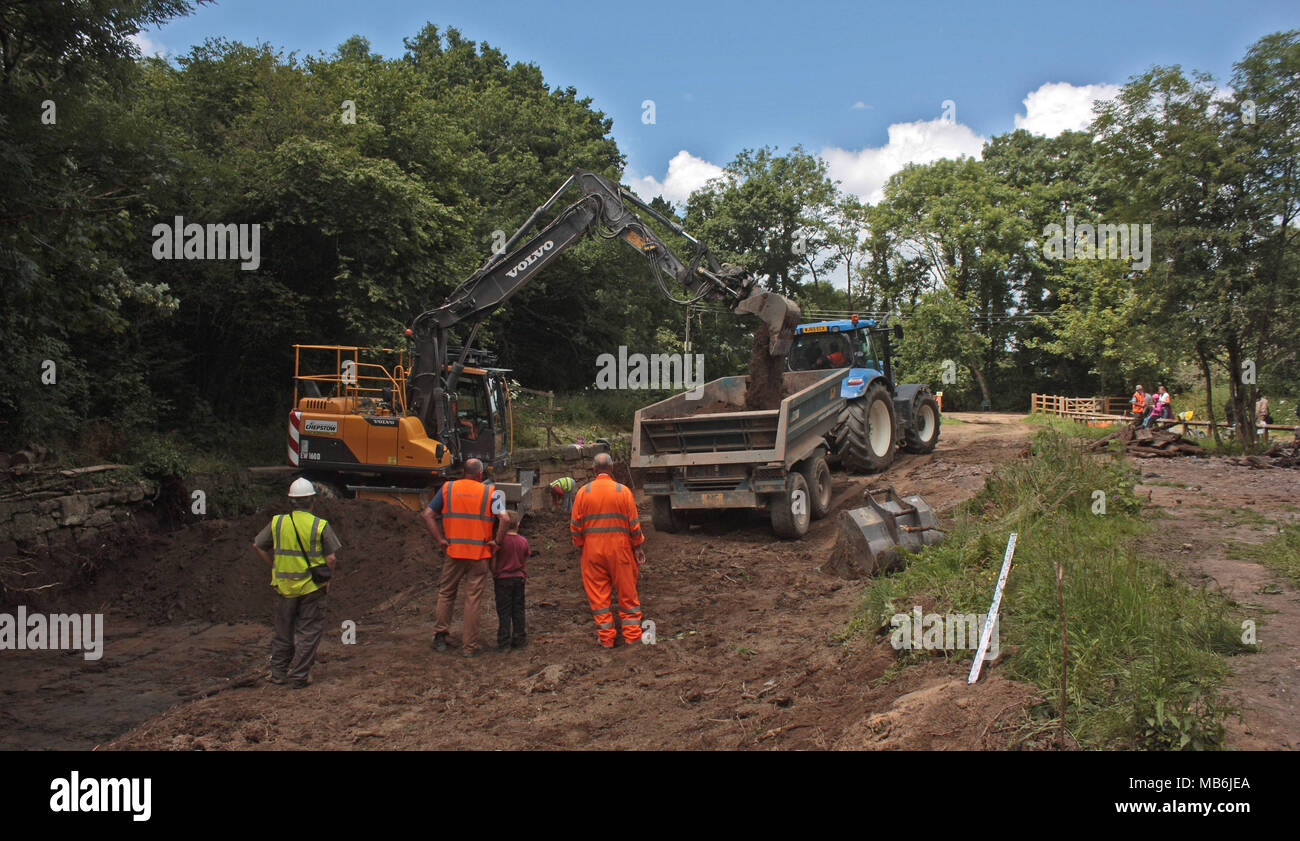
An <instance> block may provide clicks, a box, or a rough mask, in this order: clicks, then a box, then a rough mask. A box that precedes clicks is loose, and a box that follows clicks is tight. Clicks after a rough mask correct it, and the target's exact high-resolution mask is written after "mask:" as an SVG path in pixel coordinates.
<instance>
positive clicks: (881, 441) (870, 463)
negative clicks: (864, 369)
mask: <svg viewBox="0 0 1300 841" xmlns="http://www.w3.org/2000/svg"><path fill="white" fill-rule="evenodd" d="M894 427H895V420H894V402H893V401H892V400H891V399H890V397H889V390H888V389H886V388H885V384H884V383H882V382H877V383H875V384H874V385H872V386H871V388H869V389H867V393H866V394H864V395H862V396H861V397H859V398H858V399H856V400H849V401H847V402H846V403H845V404H844V408H843V409H841V410H840V418H839V424H838V426H836V428H835V454H836V455H837V456H839V458H840V462H841V463H842V464H843V465H844V466H845V467H846V468H848V469H849V470H852V471H854V472H858V473H864V472H868V471H875V470H884V469H885V468H886V467H888V466H889V465H890V464H892V463H893V461H894V444H895V443H896V438H895V428H894Z"/></svg>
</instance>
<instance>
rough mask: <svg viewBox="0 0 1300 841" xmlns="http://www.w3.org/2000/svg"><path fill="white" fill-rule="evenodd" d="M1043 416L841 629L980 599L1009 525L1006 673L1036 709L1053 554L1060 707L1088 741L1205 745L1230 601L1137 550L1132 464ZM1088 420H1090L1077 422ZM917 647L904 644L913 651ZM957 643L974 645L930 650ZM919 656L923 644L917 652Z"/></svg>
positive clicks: (1053, 658) (1052, 708) (1048, 671)
mask: <svg viewBox="0 0 1300 841" xmlns="http://www.w3.org/2000/svg"><path fill="white" fill-rule="evenodd" d="M1064 423H1065V424H1067V425H1068V426H1066V427H1062V426H1061V423H1059V422H1055V421H1052V420H1048V421H1046V422H1042V425H1043V426H1044V429H1042V430H1040V431H1039V432H1038V433H1037V434H1036V435H1035V438H1034V441H1033V444H1032V446H1031V450H1030V454H1029V456H1028V457H1027V458H1023V459H1017V460H1014V461H1011V462H1007V463H1004V464H1002V465H1001V466H1000V467H999V468H998V470H997V471H996V472H995V473H994V474H993V475H992V476H991V477H990V478H989V480H988V482H987V483H986V485H985V487H984V489H983V490H982V491H980V493H979V494H978V495H976V496H975V497H974V498H973V499H971V500H969V501H968V502H967V503H965V504H964V505H963V506H961V507H960V508H959V510H958V511H957V512H956V516H955V523H954V524H953V525H952V527H951V529H950V531H949V533H948V536H947V539H946V540H945V541H944V542H943V543H942V544H940V545H938V546H934V547H930V548H928V549H927V550H925V551H924V552H922V553H920V554H918V555H915V556H913V557H912V559H911V561H910V563H909V565H908V566H907V567H906V568H905V569H904V570H903V571H901V572H899V573H897V574H895V575H893V576H890V577H887V578H883V579H879V580H876V581H874V582H872V583H871V584H870V586H869V588H868V589H867V591H866V594H865V596H864V599H863V602H862V604H861V606H860V608H859V611H858V613H857V615H856V617H855V619H854V620H853V622H852V624H851V626H850V629H849V632H850V634H852V633H873V634H874V633H878V632H880V631H882V630H888V628H889V626H890V619H891V617H892V616H894V615H895V614H897V613H906V612H907V611H909V610H910V609H911V608H912V606H913V605H915V604H923V605H930V606H931V607H930V610H932V611H934V612H937V613H940V614H945V613H959V614H961V613H974V614H981V613H983V612H985V611H986V610H988V605H989V602H990V600H991V598H992V595H993V588H994V584H995V581H996V578H997V575H998V571H999V569H1000V567H1001V562H1002V554H1003V551H1004V548H1005V545H1006V541H1007V537H1008V535H1009V533H1010V532H1013V531H1014V532H1017V533H1018V534H1019V539H1018V543H1017V549H1016V557H1015V561H1014V564H1013V567H1012V570H1011V573H1010V576H1009V579H1008V583H1007V589H1006V593H1005V595H1004V597H1003V602H1002V610H1001V632H1000V643H1001V647H1002V649H1003V650H1004V651H1006V652H1007V653H1008V655H1009V656H1008V660H1007V662H1006V665H1005V670H1006V671H1005V672H1004V674H1007V675H1008V676H1009V677H1013V678H1016V679H1019V680H1024V681H1028V682H1031V683H1034V684H1036V685H1038V686H1039V687H1041V688H1042V689H1043V690H1045V691H1044V695H1045V697H1046V698H1047V699H1049V700H1048V701H1047V702H1046V705H1045V706H1044V707H1042V708H1040V710H1039V712H1040V713H1041V714H1042V715H1043V716H1045V717H1052V718H1055V717H1057V716H1059V709H1058V707H1059V703H1060V702H1059V690H1060V685H1061V625H1060V618H1059V614H1058V608H1057V596H1056V574H1055V567H1054V563H1060V564H1061V565H1062V566H1063V567H1064V582H1063V585H1062V589H1063V592H1064V601H1065V613H1066V625H1067V638H1068V644H1069V666H1068V681H1069V688H1068V694H1067V699H1068V700H1067V707H1068V708H1067V710H1066V720H1067V725H1068V728H1069V730H1070V731H1071V733H1072V735H1073V736H1074V738H1075V739H1076V740H1077V741H1078V742H1079V744H1080V745H1082V746H1084V747H1089V748H1099V747H1137V748H1154V749H1184V748H1192V749H1212V748H1218V747H1221V746H1222V743H1223V734H1224V727H1223V721H1224V719H1225V718H1226V716H1227V715H1228V714H1229V713H1230V712H1231V710H1230V708H1229V707H1228V706H1227V705H1226V704H1225V703H1224V702H1223V701H1222V699H1221V695H1220V690H1221V688H1222V685H1223V683H1224V681H1225V680H1226V678H1227V677H1228V675H1229V669H1228V666H1227V664H1226V662H1225V660H1224V658H1223V656H1222V655H1226V654H1235V653H1239V652H1243V651H1246V650H1250V649H1251V647H1250V646H1248V645H1246V644H1244V643H1242V642H1241V638H1240V637H1241V630H1240V626H1239V623H1238V622H1237V621H1235V620H1234V618H1233V610H1234V608H1235V605H1234V603H1233V602H1231V601H1230V600H1229V599H1227V598H1225V597H1223V596H1222V595H1220V594H1218V593H1216V592H1211V591H1209V590H1206V589H1205V588H1201V587H1193V586H1191V585H1189V584H1188V583H1187V581H1186V580H1185V579H1184V578H1183V577H1182V576H1181V574H1179V571H1178V570H1177V569H1175V568H1174V567H1172V566H1171V565H1170V564H1169V563H1168V562H1166V561H1164V560H1163V559H1162V558H1160V557H1158V556H1153V555H1152V554H1151V553H1149V552H1146V551H1143V549H1142V545H1141V542H1142V541H1141V539H1142V537H1143V536H1144V535H1145V534H1146V533H1148V530H1149V528H1150V526H1148V525H1146V524H1144V522H1143V520H1142V518H1141V517H1140V513H1141V504H1140V502H1139V501H1138V499H1137V497H1136V496H1135V495H1134V493H1133V487H1134V483H1135V480H1136V473H1135V471H1134V470H1133V469H1132V468H1131V467H1130V466H1129V465H1128V464H1127V462H1125V461H1124V460H1123V459H1122V458H1120V457H1118V456H1117V455H1115V454H1109V455H1091V454H1088V453H1086V452H1084V450H1083V448H1082V447H1081V444H1082V443H1083V442H1084V441H1085V440H1086V439H1087V438H1089V437H1092V436H1091V435H1090V434H1089V433H1090V432H1091V431H1092V430H1089V428H1088V427H1081V426H1079V425H1076V424H1073V423H1070V422H1068V421H1066V422H1064ZM1084 430H1087V431H1084ZM919 653H923V652H909V653H908V654H909V655H910V656H909V657H908V659H916V655H917V654H919ZM930 653H933V654H939V655H944V654H949V655H952V656H957V655H964V657H965V658H966V659H967V661H969V658H970V656H971V654H972V653H971V652H969V651H966V652H957V653H953V652H943V651H935V652H930ZM921 659H924V658H921Z"/></svg>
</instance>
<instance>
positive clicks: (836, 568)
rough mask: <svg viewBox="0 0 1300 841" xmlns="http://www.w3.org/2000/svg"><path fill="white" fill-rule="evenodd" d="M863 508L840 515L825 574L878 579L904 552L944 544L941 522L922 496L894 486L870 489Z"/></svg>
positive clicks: (894, 566) (895, 566)
mask: <svg viewBox="0 0 1300 841" xmlns="http://www.w3.org/2000/svg"><path fill="white" fill-rule="evenodd" d="M863 496H864V498H865V501H866V503H867V504H866V505H865V506H863V507H862V508H854V509H851V510H849V511H843V512H841V513H840V517H839V523H838V524H837V525H838V528H839V532H838V534H837V535H836V539H835V547H834V548H833V549H832V550H831V558H830V560H829V561H827V562H826V565H825V566H823V567H822V571H823V572H827V573H829V574H831V575H838V576H840V577H842V578H861V577H862V576H864V575H866V576H877V575H882V574H884V573H886V572H890V571H891V570H895V569H899V568H900V567H902V565H903V557H902V556H903V553H905V552H915V551H917V550H919V549H921V547H923V546H933V545H934V544H936V543H938V542H939V541H941V540H943V530H942V529H940V528H939V518H938V517H937V516H936V515H935V513H934V509H933V508H931V507H930V506H929V505H927V504H926V502H925V500H923V499H921V497H920V496H917V495H912V496H907V497H903V496H899V495H898V492H897V491H895V490H894V488H893V487H892V486H890V487H885V488H871V489H869V490H868V491H867V492H866V493H865V494H864V495H863Z"/></svg>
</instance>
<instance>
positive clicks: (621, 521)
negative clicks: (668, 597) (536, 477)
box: [569, 453, 645, 648]
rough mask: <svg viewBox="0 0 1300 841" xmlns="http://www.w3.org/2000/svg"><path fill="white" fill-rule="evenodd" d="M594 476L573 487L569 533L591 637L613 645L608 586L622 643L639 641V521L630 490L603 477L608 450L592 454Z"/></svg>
mask: <svg viewBox="0 0 1300 841" xmlns="http://www.w3.org/2000/svg"><path fill="white" fill-rule="evenodd" d="M593 467H594V468H595V471H596V478H595V479H592V480H591V481H590V482H588V483H587V484H586V485H585V486H584V487H583V488H582V490H580V491H578V492H577V494H576V495H575V497H574V500H573V512H572V514H571V519H570V521H569V531H570V532H571V533H572V535H573V545H574V546H579V547H581V548H582V586H583V588H584V589H586V591H587V601H588V602H590V603H591V614H592V617H593V618H595V620H596V635H597V636H598V637H599V638H600V645H601V647H602V648H613V647H614V642H615V640H616V639H617V638H618V631H617V630H616V629H615V627H614V604H613V602H612V601H611V598H610V585H611V584H612V585H613V587H614V588H615V589H617V590H618V618H619V623H620V624H621V625H622V627H623V641H624V642H626V643H629V644H630V643H634V642H636V641H637V640H639V639H641V602H640V600H639V599H638V598H637V592H636V580H637V576H638V574H639V572H640V568H641V564H643V563H645V552H644V551H643V550H642V549H641V544H642V543H645V535H644V534H642V533H641V522H640V521H639V520H638V519H637V511H636V502H635V501H634V500H633V498H632V489H631V488H629V487H626V486H625V485H621V484H619V483H618V482H615V481H614V480H613V479H612V478H611V477H610V475H609V472H610V470H612V469H613V467H614V460H613V459H612V458H610V456H609V453H601V454H600V455H598V456H596V459H595V462H594V463H593Z"/></svg>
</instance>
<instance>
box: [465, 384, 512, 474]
mask: <svg viewBox="0 0 1300 841" xmlns="http://www.w3.org/2000/svg"><path fill="white" fill-rule="evenodd" d="M452 406H453V411H454V412H455V414H456V420H455V424H454V425H453V428H454V429H455V430H456V432H457V436H458V437H459V439H460V451H461V455H462V457H464V458H476V459H479V460H480V461H482V462H483V463H484V464H487V465H497V466H500V465H504V464H506V462H507V460H508V457H509V454H510V449H511V443H512V442H511V431H512V430H511V425H510V402H509V399H508V396H507V393H506V388H505V371H503V370H501V369H483V370H482V372H481V373H480V372H479V371H477V370H476V369H473V368H466V369H465V372H464V374H462V375H461V378H460V381H459V382H458V383H457V384H456V397H455V399H454V400H453V401H452Z"/></svg>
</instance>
